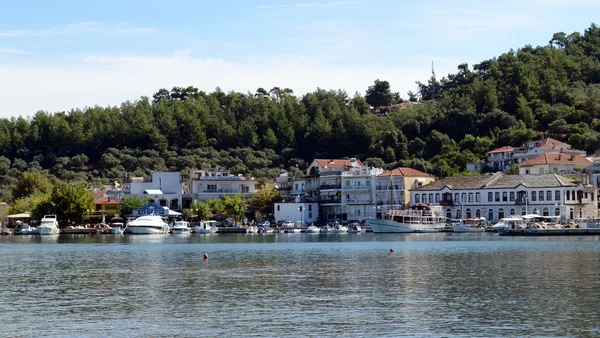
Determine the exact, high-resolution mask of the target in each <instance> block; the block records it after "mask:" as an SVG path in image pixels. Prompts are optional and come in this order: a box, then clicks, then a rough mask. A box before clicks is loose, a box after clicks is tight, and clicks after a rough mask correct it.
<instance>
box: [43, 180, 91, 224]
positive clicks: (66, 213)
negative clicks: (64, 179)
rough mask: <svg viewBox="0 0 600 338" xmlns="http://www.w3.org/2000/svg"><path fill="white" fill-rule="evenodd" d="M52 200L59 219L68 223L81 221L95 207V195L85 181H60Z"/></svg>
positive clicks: (53, 190) (51, 197)
mask: <svg viewBox="0 0 600 338" xmlns="http://www.w3.org/2000/svg"><path fill="white" fill-rule="evenodd" d="M50 202H51V204H52V206H53V208H54V212H55V213H56V216H57V217H58V219H59V221H65V222H67V224H77V223H81V222H82V221H83V219H84V218H85V217H86V216H87V215H89V212H90V210H93V208H94V196H92V193H91V192H90V191H89V190H88V188H87V186H86V184H85V183H58V184H57V185H55V186H54V189H52V194H51V195H50Z"/></svg>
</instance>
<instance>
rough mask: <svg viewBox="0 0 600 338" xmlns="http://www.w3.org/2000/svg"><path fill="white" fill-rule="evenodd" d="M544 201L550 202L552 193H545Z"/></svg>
mask: <svg viewBox="0 0 600 338" xmlns="http://www.w3.org/2000/svg"><path fill="white" fill-rule="evenodd" d="M546 201H552V191H550V190H548V191H546Z"/></svg>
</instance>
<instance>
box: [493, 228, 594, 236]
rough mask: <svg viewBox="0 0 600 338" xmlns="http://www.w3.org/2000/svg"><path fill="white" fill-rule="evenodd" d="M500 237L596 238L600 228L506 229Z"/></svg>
mask: <svg viewBox="0 0 600 338" xmlns="http://www.w3.org/2000/svg"><path fill="white" fill-rule="evenodd" d="M498 234H499V235H500V236H598V235H600V228H563V229H514V230H513V229H506V230H501V231H499V232H498Z"/></svg>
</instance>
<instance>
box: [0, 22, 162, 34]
mask: <svg viewBox="0 0 600 338" xmlns="http://www.w3.org/2000/svg"><path fill="white" fill-rule="evenodd" d="M157 31H158V30H157V29H155V28H147V27H133V26H131V25H129V24H125V23H102V22H93V21H90V22H77V23H73V24H69V25H65V26H61V27H55V28H50V29H41V30H0V36H7V37H20V36H48V35H68V34H83V33H104V34H149V33H154V32H157Z"/></svg>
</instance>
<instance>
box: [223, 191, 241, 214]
mask: <svg viewBox="0 0 600 338" xmlns="http://www.w3.org/2000/svg"><path fill="white" fill-rule="evenodd" d="M223 209H224V211H225V213H226V214H228V215H231V216H233V217H234V218H235V219H236V220H240V219H241V218H242V216H243V215H244V213H245V212H246V198H245V197H244V196H243V195H241V194H237V195H234V196H225V197H223Z"/></svg>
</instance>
